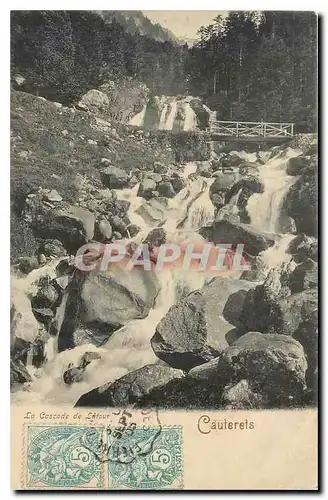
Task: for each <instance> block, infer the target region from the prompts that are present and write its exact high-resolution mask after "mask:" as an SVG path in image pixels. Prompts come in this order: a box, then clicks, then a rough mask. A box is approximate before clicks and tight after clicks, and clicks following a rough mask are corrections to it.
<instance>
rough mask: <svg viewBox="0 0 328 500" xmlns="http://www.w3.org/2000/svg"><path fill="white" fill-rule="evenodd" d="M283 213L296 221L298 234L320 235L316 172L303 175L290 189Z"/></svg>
mask: <svg viewBox="0 0 328 500" xmlns="http://www.w3.org/2000/svg"><path fill="white" fill-rule="evenodd" d="M282 208H283V212H284V213H286V214H287V215H289V216H290V217H292V218H293V219H294V220H295V224H296V229H297V232H298V233H305V234H307V235H309V236H317V234H318V181H317V175H315V172H314V171H311V172H310V175H307V174H305V173H304V174H303V175H301V176H300V177H299V178H298V179H297V180H296V182H295V183H294V184H293V185H292V186H291V187H290V188H289V190H288V192H287V194H286V196H285V199H284V203H283V207H282Z"/></svg>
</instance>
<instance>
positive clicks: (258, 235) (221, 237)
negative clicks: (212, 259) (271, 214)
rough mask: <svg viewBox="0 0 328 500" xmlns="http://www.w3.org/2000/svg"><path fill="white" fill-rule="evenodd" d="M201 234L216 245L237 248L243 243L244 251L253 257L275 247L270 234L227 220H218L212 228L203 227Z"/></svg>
mask: <svg viewBox="0 0 328 500" xmlns="http://www.w3.org/2000/svg"><path fill="white" fill-rule="evenodd" d="M199 233H200V234H201V236H203V237H204V238H205V239H207V240H208V241H212V242H213V243H215V244H220V243H227V244H231V245H232V247H236V246H237V245H239V244H240V243H243V244H244V245H245V247H244V251H245V252H246V253H248V254H250V255H253V256H255V255H258V254H259V253H260V252H262V251H263V250H266V249H267V248H269V247H271V246H273V245H274V242H275V240H274V238H273V236H271V235H270V234H269V233H262V232H261V231H258V230H257V229H253V228H252V227H250V226H248V225H247V224H242V223H232V222H230V221H226V220H218V221H215V222H214V223H213V225H212V226H210V227H202V228H201V229H200V230H199Z"/></svg>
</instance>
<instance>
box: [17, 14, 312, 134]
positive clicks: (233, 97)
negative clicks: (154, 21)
mask: <svg viewBox="0 0 328 500" xmlns="http://www.w3.org/2000/svg"><path fill="white" fill-rule="evenodd" d="M139 16H140V14H139ZM105 17H106V16H105ZM119 21H121V22H119ZM131 23H132V24H133V18H132V17H130V18H129V22H128V23H124V22H123V18H122V17H121V18H120V17H119V16H116V17H115V16H110V18H108V19H107V20H105V19H104V16H103V15H99V14H97V13H96V12H92V11H12V13H11V65H12V67H11V71H12V76H14V75H16V74H20V75H22V76H23V77H24V78H25V80H26V81H25V83H24V85H23V86H22V87H21V88H20V90H24V91H27V92H32V93H35V94H38V95H40V96H43V97H45V98H47V99H50V100H58V101H60V102H63V103H66V104H69V103H72V102H74V101H75V100H76V99H78V98H79V97H80V96H81V95H82V94H83V93H85V92H86V91H87V90H89V89H90V88H95V87H97V86H99V85H101V84H102V83H104V82H106V81H108V80H114V81H115V80H117V81H119V80H120V79H122V78H123V79H124V78H127V77H129V78H133V79H136V80H139V81H141V82H143V83H145V84H146V85H147V86H148V87H149V89H150V91H151V92H152V93H153V94H157V95H158V94H167V95H181V94H191V95H194V96H199V97H201V98H202V99H204V101H205V102H206V103H207V105H208V106H209V107H210V108H211V109H213V110H217V112H218V117H219V118H220V119H221V120H237V119H238V120H246V121H247V120H256V121H259V120H260V119H263V120H267V121H271V122H272V121H292V122H295V123H296V124H297V130H298V131H302V132H305V131H314V130H316V120H317V119H316V115H317V16H316V15H315V14H314V13H311V12H285V11H284V12H279V11H277V12H269V11H267V12H252V11H240V12H234V11H231V12H230V13H229V15H228V16H226V17H222V16H218V17H217V18H216V19H214V20H213V23H212V24H211V25H209V26H204V27H201V28H200V30H199V39H198V41H197V42H196V43H195V44H194V45H193V46H192V47H188V46H187V44H185V45H179V44H177V43H176V42H175V41H174V40H172V41H171V40H169V39H168V40H165V41H160V40H158V36H157V35H156V33H157V32H158V27H157V28H156V25H154V30H155V31H154V32H153V34H152V35H150V34H149V35H147V36H145V35H143V34H140V30H139V31H138V30H137V29H136V30H135V31H133V29H132V27H131V26H132V25H131ZM147 26H148V25H147ZM147 30H148V31H147V32H148V33H152V31H150V28H149V26H148V28H147ZM156 30H157V31H156ZM156 38H157V39H156Z"/></svg>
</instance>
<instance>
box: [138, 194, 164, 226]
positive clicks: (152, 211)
mask: <svg viewBox="0 0 328 500" xmlns="http://www.w3.org/2000/svg"><path fill="white" fill-rule="evenodd" d="M135 213H136V214H137V215H140V216H141V217H142V218H143V219H144V221H145V222H146V223H147V224H148V225H149V226H151V227H155V226H158V225H159V224H160V223H161V222H163V221H164V220H165V216H166V207H165V205H164V204H163V203H162V202H161V201H160V200H157V199H154V198H152V199H151V200H149V201H148V202H144V203H142V205H140V207H139V208H137V210H136V211H135Z"/></svg>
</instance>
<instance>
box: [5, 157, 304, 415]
mask: <svg viewBox="0 0 328 500" xmlns="http://www.w3.org/2000/svg"><path fill="white" fill-rule="evenodd" d="M297 154H298V152H295V151H293V150H287V152H286V153H284V154H281V155H278V156H276V157H275V158H273V159H272V160H269V161H268V163H267V164H266V165H263V166H261V167H260V171H259V176H260V179H261V180H262V182H263V183H264V186H265V190H264V193H262V194H254V195H252V196H251V197H250V199H249V202H248V206H247V209H248V212H249V215H250V217H251V225H252V226H254V227H255V228H257V229H260V230H261V231H266V232H275V228H276V226H275V224H276V221H277V219H278V217H279V214H280V207H281V203H282V200H283V197H284V195H285V194H286V192H287V190H288V188H289V186H290V185H291V183H292V182H293V181H294V180H295V177H293V178H290V177H289V176H287V174H286V161H287V159H288V158H289V157H291V156H295V155H297ZM246 157H247V154H246ZM249 159H253V158H249ZM196 170H197V165H196V163H188V164H187V165H185V167H184V172H183V174H182V176H183V177H184V178H186V181H187V183H186V187H185V188H184V189H182V190H181V191H180V193H178V194H177V195H176V197H175V198H173V199H170V200H169V201H168V206H167V207H164V211H165V217H164V222H163V224H162V227H163V228H164V229H165V230H166V231H167V234H168V239H170V241H175V242H177V241H181V240H182V239H184V238H185V237H186V235H187V237H190V235H192V236H193V237H194V238H195V237H197V238H200V236H199V235H198V233H197V230H198V229H199V228H200V227H202V226H204V225H209V224H210V223H211V222H212V221H213V218H214V207H213V205H212V203H211V201H210V198H209V189H210V185H211V183H212V182H213V179H208V178H202V177H198V178H197V179H196V180H193V178H192V179H188V176H189V175H190V174H192V173H194V172H195V171H196ZM137 191H138V186H135V187H134V188H133V189H125V190H122V191H118V197H119V198H120V199H127V200H129V201H130V203H131V205H130V209H129V214H128V215H129V218H130V220H131V223H133V224H138V225H139V226H140V227H141V231H140V233H138V235H137V238H134V241H137V240H139V241H142V240H143V239H144V237H145V236H146V235H147V234H148V233H149V231H150V230H151V229H152V228H153V227H154V226H151V225H149V224H148V223H147V222H146V221H145V220H144V219H143V217H142V216H141V215H139V214H138V213H136V212H137V211H138V209H140V207H141V205H142V204H144V203H147V202H146V201H145V200H144V199H143V198H139V197H138V196H137ZM238 196H239V193H237V195H236V196H235V197H234V200H233V202H234V203H237V200H238ZM188 235H189V236H188ZM293 237H294V235H283V236H282V237H280V238H278V240H277V243H276V245H275V246H274V247H272V248H269V249H268V250H266V251H265V252H262V258H263V262H264V264H265V265H266V266H267V267H268V268H270V267H273V266H275V265H278V264H279V263H280V262H284V261H286V260H288V259H289V255H288V254H286V249H287V246H288V243H289V241H290V240H291V239H292V238H293ZM56 264H57V262H53V263H52V264H49V265H46V266H44V267H43V268H41V269H39V270H37V271H33V272H32V273H30V274H28V275H27V276H26V277H25V278H21V279H18V278H15V279H13V286H12V293H13V294H14V295H15V299H16V298H17V300H15V302H16V307H17V308H18V310H19V313H20V315H21V322H22V324H21V326H20V328H21V330H20V331H23V330H24V329H25V330H26V333H25V337H26V339H27V340H33V338H35V336H36V334H37V331H38V329H39V324H38V322H37V321H36V320H35V318H34V316H33V313H32V311H31V307H30V302H29V299H28V297H27V295H28V293H29V292H30V290H31V287H32V286H33V283H34V282H35V281H37V279H38V277H39V276H40V275H42V274H45V275H47V274H51V273H53V271H54V268H55V265H56ZM158 278H159V280H160V284H161V291H160V293H159V295H158V297H157V299H156V304H155V307H154V309H152V310H151V311H150V314H149V315H148V316H147V317H146V318H144V319H139V320H134V321H131V322H130V323H129V324H127V325H126V326H124V327H122V328H121V329H119V330H117V331H116V332H115V333H114V334H113V335H112V336H111V337H110V339H109V340H108V341H107V343H106V344H105V345H103V346H102V347H96V346H94V345H92V344H89V345H82V346H78V347H75V348H74V349H71V350H66V351H63V352H61V353H58V352H57V347H56V340H57V339H54V338H51V339H50V340H49V341H48V344H47V346H46V351H47V354H48V361H47V362H45V363H44V365H43V366H42V367H41V368H39V369H35V368H33V369H31V367H28V369H30V372H31V375H32V377H33V380H32V382H31V383H29V384H25V386H24V389H23V390H18V391H16V392H15V393H14V394H13V395H12V398H13V403H14V404H20V403H22V402H24V403H28V404H33V403H39V404H40V403H47V404H53V405H68V406H69V407H72V406H73V405H74V404H75V402H76V401H77V400H78V399H79V397H80V396H81V395H82V394H84V393H86V392H88V391H90V390H92V389H94V388H95V387H98V386H100V385H102V384H105V383H108V382H110V381H115V380H116V379H117V378H119V377H121V376H123V375H125V374H127V373H129V372H131V371H133V370H135V369H137V368H140V367H142V366H144V365H146V364H149V363H153V362H155V361H156V360H157V358H156V356H155V354H154V352H153V351H152V348H151V346H150V339H151V337H152V336H153V334H154V332H155V328H156V325H157V324H158V322H159V321H160V320H161V318H162V317H163V316H164V315H165V314H166V312H167V311H168V310H169V308H170V307H171V306H172V305H173V304H174V303H175V302H176V301H177V299H178V293H179V289H181V288H184V287H185V288H186V289H187V290H189V291H192V290H196V289H198V288H201V287H202V286H203V284H204V282H205V278H204V275H202V274H201V273H199V274H198V273H194V272H189V273H188V272H183V271H181V272H180V271H179V273H177V271H175V272H174V274H173V273H171V272H170V271H166V272H162V273H159V275H158ZM27 333H28V335H27ZM87 351H88V352H97V353H98V354H99V355H100V359H95V360H93V361H92V362H91V363H90V364H89V365H88V366H87V368H86V370H85V372H84V375H83V380H82V381H80V382H77V383H74V384H72V385H71V386H69V385H66V384H65V383H64V381H63V373H64V372H65V371H66V370H67V368H68V366H69V365H70V364H72V365H73V366H77V365H78V363H79V360H80V358H81V356H82V355H83V354H84V353H85V352H87Z"/></svg>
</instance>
